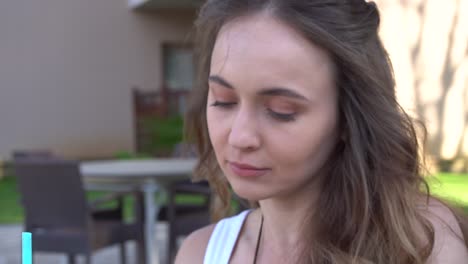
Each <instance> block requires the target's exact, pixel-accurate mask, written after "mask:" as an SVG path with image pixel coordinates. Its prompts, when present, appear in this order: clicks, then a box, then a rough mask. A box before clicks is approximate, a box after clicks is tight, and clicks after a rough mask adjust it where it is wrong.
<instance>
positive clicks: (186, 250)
mask: <svg viewBox="0 0 468 264" xmlns="http://www.w3.org/2000/svg"><path fill="white" fill-rule="evenodd" d="M215 226H216V224H211V225H209V226H206V227H203V228H201V229H198V230H196V231H195V232H193V233H191V234H190V235H189V236H188V237H187V238H185V240H184V242H183V243H182V246H181V247H180V249H179V251H178V253H177V257H176V260H175V263H176V264H188V263H190V264H192V263H194V264H196V263H203V259H204V257H205V251H206V247H207V246H208V241H209V240H210V236H211V233H213V229H214V228H215Z"/></svg>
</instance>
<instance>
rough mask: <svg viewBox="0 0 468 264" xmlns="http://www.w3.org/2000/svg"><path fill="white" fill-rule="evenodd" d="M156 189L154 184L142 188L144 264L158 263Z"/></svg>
mask: <svg viewBox="0 0 468 264" xmlns="http://www.w3.org/2000/svg"><path fill="white" fill-rule="evenodd" d="M157 190H158V187H157V186H156V185H155V184H147V185H145V186H144V188H143V191H144V193H145V242H146V243H145V247H146V264H156V263H159V261H158V260H157V258H156V254H155V253H156V249H157V248H156V243H155V235H156V229H155V225H156V214H157V213H158V210H159V208H158V206H157V204H156V202H155V201H154V195H155V193H156V191H157Z"/></svg>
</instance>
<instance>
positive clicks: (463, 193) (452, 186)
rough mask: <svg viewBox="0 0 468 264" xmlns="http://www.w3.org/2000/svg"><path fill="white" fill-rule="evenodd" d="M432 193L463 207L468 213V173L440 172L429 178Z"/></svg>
mask: <svg viewBox="0 0 468 264" xmlns="http://www.w3.org/2000/svg"><path fill="white" fill-rule="evenodd" d="M428 183H429V185H430V187H431V193H432V194H433V195H435V196H438V197H441V198H444V199H445V200H447V201H449V202H450V203H453V204H456V205H458V206H460V207H462V208H463V209H464V210H465V212H467V213H468V175H466V174H456V173H440V174H438V175H437V177H433V178H429V180H428Z"/></svg>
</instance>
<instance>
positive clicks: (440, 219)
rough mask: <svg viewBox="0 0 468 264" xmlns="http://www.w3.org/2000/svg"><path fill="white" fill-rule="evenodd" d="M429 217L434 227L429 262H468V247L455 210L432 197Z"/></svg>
mask: <svg viewBox="0 0 468 264" xmlns="http://www.w3.org/2000/svg"><path fill="white" fill-rule="evenodd" d="M427 218H428V220H429V221H430V222H431V224H432V225H433V228H434V248H433V250H432V253H431V256H430V258H429V261H428V264H441V263H465V264H468V249H467V246H466V243H465V241H464V238H463V233H462V231H461V228H460V225H459V223H458V220H457V218H456V217H455V215H454V214H453V212H452V211H451V210H450V208H448V207H447V206H446V205H444V204H443V203H442V202H440V201H438V200H436V199H431V200H430V202H429V206H428V207H427Z"/></svg>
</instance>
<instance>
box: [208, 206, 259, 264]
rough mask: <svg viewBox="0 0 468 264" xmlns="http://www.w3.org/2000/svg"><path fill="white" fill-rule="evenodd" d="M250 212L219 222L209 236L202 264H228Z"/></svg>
mask: <svg viewBox="0 0 468 264" xmlns="http://www.w3.org/2000/svg"><path fill="white" fill-rule="evenodd" d="M249 212H250V210H245V211H243V212H241V213H240V214H238V215H235V216H232V217H229V218H225V219H222V220H221V221H219V222H218V223H217V224H216V226H215V228H214V230H213V233H212V234H211V237H210V240H209V242H208V246H207V248H206V252H205V258H204V261H203V264H228V263H229V260H230V258H231V255H232V251H233V250H234V246H235V245H236V242H237V239H238V237H239V233H240V231H241V229H242V225H243V224H244V221H245V219H246V218H247V215H248V214H249Z"/></svg>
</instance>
